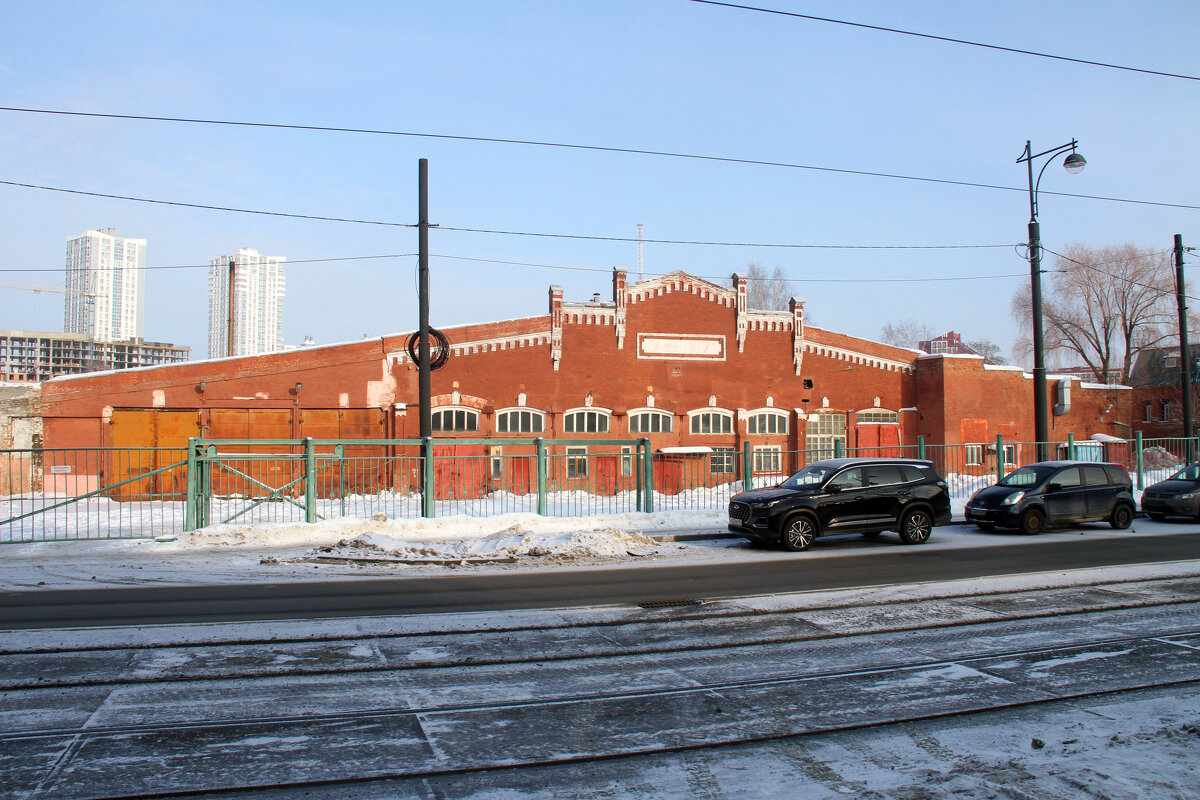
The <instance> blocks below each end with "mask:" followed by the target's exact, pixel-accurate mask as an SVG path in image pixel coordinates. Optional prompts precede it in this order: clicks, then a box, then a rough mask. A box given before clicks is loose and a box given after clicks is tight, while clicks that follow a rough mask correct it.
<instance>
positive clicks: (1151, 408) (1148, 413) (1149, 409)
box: [1143, 403, 1154, 422]
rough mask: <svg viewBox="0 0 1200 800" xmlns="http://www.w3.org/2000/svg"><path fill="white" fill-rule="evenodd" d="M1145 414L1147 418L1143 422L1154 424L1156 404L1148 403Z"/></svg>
mask: <svg viewBox="0 0 1200 800" xmlns="http://www.w3.org/2000/svg"><path fill="white" fill-rule="evenodd" d="M1145 412H1146V416H1145V418H1144V420H1143V421H1145V422H1153V421H1154V404H1153V403H1146V406H1145Z"/></svg>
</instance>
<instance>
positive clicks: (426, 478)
mask: <svg viewBox="0 0 1200 800" xmlns="http://www.w3.org/2000/svg"><path fill="white" fill-rule="evenodd" d="M435 499H436V498H435V497H434V488H433V438H432V437H430V436H426V437H425V438H424V439H422V440H421V516H422V517H425V518H426V519H433V516H434V500H435Z"/></svg>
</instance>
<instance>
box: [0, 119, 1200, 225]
mask: <svg viewBox="0 0 1200 800" xmlns="http://www.w3.org/2000/svg"><path fill="white" fill-rule="evenodd" d="M0 111H14V112H21V113H26V114H57V115H61V116H69V117H96V118H101V119H125V120H140V121H148V122H177V123H187V124H195V125H225V126H235V127H248V128H277V129H282V130H299V131H323V132H329V133H356V134H366V135H373V136H408V137H417V138H423V139H446V140H451V141H462V142H484V143H491V144H517V145H526V146H530V147H553V148H561V149H568V150H589V151H595V152H602V153H624V154H630V155H644V156H656V157H660V158H682V159H691V160H694V161H712V162H718V163H724V164H748V165H752V166H759V167H779V168H782V169H802V170H810V171H814V172H830V173H835V174H839V175H861V176H864V177H870V178H888V179H891V180H903V181H918V182H921V183H937V184H944V185H947V186H967V187H971V188H975V189H996V190H1000V191H1005V192H1027V191H1028V189H1027V188H1024V187H1019V186H1000V185H998V184H991V183H975V182H972V181H955V180H948V179H945V178H926V177H921V176H918V175H900V174H897V173H890V172H870V171H867V170H857V169H841V168H837V167H819V166H816V165H813V164H794V163H789V162H786V161H766V160H761V159H752V158H734V157H730V156H710V155H703V154H699V153H674V152H670V151H666V150H644V149H639V148H632V147H605V146H601V145H590V144H572V143H568V142H547V141H537V140H534V139H505V138H500V137H493V136H462V135H456V134H446V133H421V132H417V131H388V130H373V129H370V128H346V127H335V126H325V125H289V124H283V123H273V122H238V121H234V120H216V119H195V118H189V117H154V116H146V115H137V114H102V113H95V112H83V111H60V110H53V109H43V108H17V107H12V106H0ZM16 185H25V184H16ZM36 188H41V187H36ZM1040 193H1041V194H1043V195H1052V196H1055V197H1075V198H1080V199H1083V200H1102V201H1105V202H1110V203H1131V204H1134V205H1147V206H1162V207H1165V208H1187V209H1197V210H1200V206H1195V205H1187V204H1183V203H1163V202H1157V201H1152V200H1130V199H1126V198H1122V197H1105V196H1102V195H1091V194H1073V193H1071V192H1052V191H1050V190H1043V191H1041V192H1040ZM78 194H86V192H78ZM200 207H201V208H204V207H205V206H200ZM219 210H225V211H232V210H237V209H219ZM312 219H326V218H324V217H312ZM334 221H340V220H334ZM346 221H350V222H353V221H356V220H346ZM371 224H378V225H395V224H397V223H371ZM408 227H411V226H408Z"/></svg>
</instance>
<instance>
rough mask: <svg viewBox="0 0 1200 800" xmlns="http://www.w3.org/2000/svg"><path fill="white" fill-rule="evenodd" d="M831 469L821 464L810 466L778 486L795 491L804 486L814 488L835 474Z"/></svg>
mask: <svg viewBox="0 0 1200 800" xmlns="http://www.w3.org/2000/svg"><path fill="white" fill-rule="evenodd" d="M836 471H837V470H835V469H834V468H833V467H827V466H824V465H822V464H810V465H809V466H807V467H805V468H804V469H802V470H800V471H799V472H797V473H796V474H795V475H793V476H792V477H790V478H788V479H787V480H786V481H784V482H783V483H781V484H780V486H782V487H783V488H784V489H796V488H800V487H804V486H816V485H817V484H820V483H824V482H825V479H826V478H828V477H829V476H830V475H832V474H833V473H834V472H836Z"/></svg>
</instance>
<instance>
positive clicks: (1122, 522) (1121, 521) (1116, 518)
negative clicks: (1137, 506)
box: [1108, 503, 1133, 531]
mask: <svg viewBox="0 0 1200 800" xmlns="http://www.w3.org/2000/svg"><path fill="white" fill-rule="evenodd" d="M1108 524H1109V525H1112V526H1113V527H1114V528H1116V529H1117V530H1119V531H1123V530H1125V529H1126V528H1128V527H1129V526H1130V525H1132V524H1133V509H1131V508H1130V507H1129V506H1127V505H1125V504H1124V503H1121V504H1120V505H1118V506H1117V507H1116V508H1114V509H1113V513H1112V516H1111V517H1110V518H1109V520H1108Z"/></svg>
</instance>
